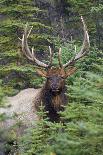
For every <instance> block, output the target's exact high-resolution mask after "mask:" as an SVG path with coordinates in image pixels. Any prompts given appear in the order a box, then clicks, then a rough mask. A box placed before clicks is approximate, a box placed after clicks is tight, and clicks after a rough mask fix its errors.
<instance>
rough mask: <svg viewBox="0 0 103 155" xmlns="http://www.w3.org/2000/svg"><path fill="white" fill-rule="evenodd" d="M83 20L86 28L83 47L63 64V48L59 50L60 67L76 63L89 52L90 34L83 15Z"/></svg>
mask: <svg viewBox="0 0 103 155" xmlns="http://www.w3.org/2000/svg"><path fill="white" fill-rule="evenodd" d="M81 21H82V23H83V30H84V41H83V45H82V48H81V50H80V52H79V53H78V54H76V55H75V56H74V57H73V58H72V59H71V60H69V61H68V62H67V63H66V64H64V65H62V62H61V48H60V49H59V52H58V61H59V65H60V67H63V68H66V67H68V66H69V65H74V63H75V62H76V61H77V60H79V59H80V58H82V57H83V56H85V55H86V54H87V53H88V52H89V47H90V42H89V35H88V31H87V28H86V25H85V22H84V19H83V17H82V16H81Z"/></svg>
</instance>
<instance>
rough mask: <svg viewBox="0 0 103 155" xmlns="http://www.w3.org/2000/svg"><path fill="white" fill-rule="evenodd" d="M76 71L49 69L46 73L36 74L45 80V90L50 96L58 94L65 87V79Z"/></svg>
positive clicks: (39, 72) (72, 69)
mask: <svg viewBox="0 0 103 155" xmlns="http://www.w3.org/2000/svg"><path fill="white" fill-rule="evenodd" d="M75 71H76V68H74V67H73V68H71V69H68V70H66V71H65V70H64V69H63V68H54V67H52V68H50V69H48V70H47V72H46V71H44V70H37V73H38V74H39V75H40V76H42V77H45V78H47V81H46V89H48V90H49V91H50V92H52V94H54V95H56V94H59V93H60V92H61V91H62V90H63V89H64V87H65V79H66V78H67V77H68V76H70V75H72V74H73V73H74V72H75Z"/></svg>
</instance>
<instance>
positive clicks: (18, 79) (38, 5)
mask: <svg viewBox="0 0 103 155" xmlns="http://www.w3.org/2000/svg"><path fill="white" fill-rule="evenodd" d="M81 15H82V16H83V17H84V19H85V22H86V25H87V28H88V32H89V36H90V44H91V47H90V52H89V54H88V56H86V57H85V58H83V59H82V60H81V61H79V62H78V63H77V64H76V67H77V68H78V71H77V72H76V73H75V75H73V76H72V77H70V78H68V79H67V95H68V96H69V104H68V105H67V107H66V110H65V111H64V112H62V113H61V116H62V119H64V122H66V123H65V125H63V124H62V123H51V122H49V121H48V120H46V119H44V120H41V121H40V122H38V126H37V128H35V129H30V130H28V131H27V133H28V134H26V135H25V136H24V137H23V138H22V140H20V142H19V147H18V148H19V150H20V152H21V155H32V154H36V155H37V154H38V155H40V154H41V155H51V154H52V155H98V154H100V155H102V154H103V149H102V147H103V1H102V0H83V1H82V0H0V106H4V105H5V101H4V99H5V96H13V95H15V94H17V93H18V92H19V91H20V90H22V89H26V88H29V87H33V88H39V87H40V86H41V85H42V83H43V81H45V79H43V78H40V77H38V75H37V74H36V72H35V69H36V68H37V66H36V65H35V63H34V64H33V63H32V62H30V61H28V60H27V59H26V58H25V57H24V56H23V55H22V53H21V43H20V41H19V39H18V37H19V38H21V37H22V34H23V30H24V27H25V24H26V23H27V22H28V24H29V25H30V26H33V30H32V34H31V35H30V38H29V45H30V46H31V47H32V46H34V49H35V51H36V52H35V53H36V56H37V57H38V58H39V59H40V60H42V61H44V62H46V61H47V60H48V55H49V54H48V53H49V52H48V46H51V47H52V49H53V50H54V52H55V59H54V65H57V64H58V62H57V51H58V48H59V47H61V48H62V60H63V62H64V63H65V62H66V61H67V60H68V59H70V58H71V57H72V56H73V55H74V54H75V46H76V49H77V51H76V52H78V51H79V49H80V48H81V45H82V40H83V29H82V23H81V20H80V16H81ZM42 115H45V114H44V113H42ZM3 119H4V116H3V115H1V116H0V120H3ZM46 125H47V126H48V128H45V126H46ZM0 132H1V135H2V136H0V138H1V139H4V137H5V139H6V140H5V141H6V142H5V143H6V145H5V146H6V147H5V148H3V149H5V151H6V152H9V151H10V150H11V148H12V146H11V141H14V139H15V138H16V137H15V134H12V135H9V136H8V137H9V138H7V136H4V135H5V134H4V135H3V134H2V132H3V131H2V129H1V131H0ZM12 149H13V148H12Z"/></svg>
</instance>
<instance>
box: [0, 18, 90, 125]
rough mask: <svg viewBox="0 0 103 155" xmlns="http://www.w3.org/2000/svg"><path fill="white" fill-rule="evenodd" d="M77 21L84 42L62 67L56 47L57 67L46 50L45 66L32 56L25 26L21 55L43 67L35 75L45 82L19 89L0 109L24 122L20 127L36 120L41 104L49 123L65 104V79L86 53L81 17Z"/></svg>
mask: <svg viewBox="0 0 103 155" xmlns="http://www.w3.org/2000/svg"><path fill="white" fill-rule="evenodd" d="M81 21H82V24H83V30H84V41H83V45H82V48H81V50H80V52H79V53H77V54H76V55H75V56H74V57H73V58H71V60H69V61H68V62H67V63H66V64H62V60H61V58H62V56H61V48H60V49H59V51H58V62H59V66H58V67H54V66H53V65H52V61H53V51H52V49H51V48H50V47H49V52H50V61H49V63H48V64H46V63H44V62H41V61H40V60H38V59H37V58H36V57H35V53H34V48H32V50H30V48H29V46H28V40H27V39H28V37H29V35H30V33H31V29H32V28H31V29H29V28H28V25H26V26H25V29H24V34H23V36H22V39H21V43H22V52H23V54H24V55H25V56H26V57H27V58H28V59H29V60H30V61H33V62H35V63H36V64H37V65H38V66H39V67H41V68H44V69H37V73H38V74H39V75H40V76H42V77H45V78H46V82H45V84H44V86H43V87H42V88H39V89H34V88H28V89H26V90H22V91H21V92H20V93H19V94H17V95H16V96H14V97H9V98H8V100H9V103H10V104H11V106H9V107H8V108H6V109H4V110H3V108H2V109H1V112H6V113H7V114H8V115H9V116H10V115H11V114H13V113H15V114H16V116H17V117H18V118H19V119H20V120H22V121H23V122H24V125H26V126H28V124H29V123H31V122H32V121H35V120H38V117H37V115H36V111H37V110H38V109H39V106H40V105H41V104H42V105H44V107H45V110H46V111H48V117H49V119H50V120H51V121H56V120H58V119H59V115H58V111H60V110H62V109H63V106H64V105H66V103H67V98H66V95H65V90H66V88H65V79H66V78H67V77H68V76H71V75H72V74H73V73H74V72H75V71H76V68H75V67H74V64H75V63H76V61H77V60H79V59H80V58H82V57H84V56H85V55H86V54H87V53H88V52H89V47H90V43H89V35H88V31H87V28H86V25H85V22H84V20H83V17H81ZM68 67H69V69H68ZM14 123H15V121H14V120H13V121H11V120H9V121H8V120H7V122H6V123H5V124H6V126H11V124H12V125H13V124H14ZM3 125H4V124H3Z"/></svg>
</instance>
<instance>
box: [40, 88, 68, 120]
mask: <svg viewBox="0 0 103 155" xmlns="http://www.w3.org/2000/svg"><path fill="white" fill-rule="evenodd" d="M65 90H66V88H64V89H63V90H61V92H58V93H57V94H55V93H54V94H53V93H52V92H51V91H50V90H48V89H46V85H45V86H44V88H43V91H42V102H43V105H44V106H45V110H46V111H48V114H47V116H48V117H49V119H50V120H51V121H56V122H58V121H59V114H58V112H59V111H61V110H63V105H65V104H66V103H67V97H66V95H65Z"/></svg>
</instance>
